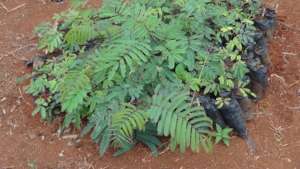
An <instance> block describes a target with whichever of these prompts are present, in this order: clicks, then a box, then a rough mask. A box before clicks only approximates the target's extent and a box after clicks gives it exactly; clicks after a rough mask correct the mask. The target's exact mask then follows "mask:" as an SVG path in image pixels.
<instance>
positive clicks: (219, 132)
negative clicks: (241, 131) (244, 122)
mask: <svg viewBox="0 0 300 169" xmlns="http://www.w3.org/2000/svg"><path fill="white" fill-rule="evenodd" d="M231 132H232V129H231V128H227V127H226V128H222V127H221V126H220V125H218V124H217V125H216V134H215V144H218V143H220V142H223V143H224V144H225V145H226V146H229V141H230V133H231Z"/></svg>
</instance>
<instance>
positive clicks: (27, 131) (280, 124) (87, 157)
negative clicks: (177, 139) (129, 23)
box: [0, 0, 300, 169]
mask: <svg viewBox="0 0 300 169" xmlns="http://www.w3.org/2000/svg"><path fill="white" fill-rule="evenodd" d="M95 2H97V1H95ZM276 2H277V3H278V15H279V19H280V21H279V25H278V28H277V30H276V31H275V34H274V38H273V39H272V40H271V42H270V58H271V61H272V68H271V70H270V78H269V82H270V86H269V88H268V90H267V94H266V97H265V98H264V99H263V100H262V101H260V102H259V103H258V104H257V107H256V117H255V120H253V121H251V122H249V123H248V128H249V130H250V132H251V136H252V137H253V139H254V140H255V142H256V144H257V152H256V153H255V154H254V155H250V154H249V152H248V150H247V146H246V144H245V143H244V141H243V140H241V139H239V138H237V137H234V138H233V139H232V141H231V146H230V147H228V148H227V147H225V146H222V145H218V146H216V147H215V150H214V152H213V153H212V154H206V153H204V152H201V153H198V154H194V153H191V152H187V153H185V154H179V153H172V152H169V151H163V152H162V153H161V155H160V156H159V157H157V158H155V157H152V156H151V154H150V152H149V151H148V150H147V149H146V148H144V147H142V146H138V147H136V148H135V149H134V150H133V151H131V152H129V153H128V154H126V155H123V156H121V157H117V158H114V157H112V156H111V153H107V154H106V156H105V157H103V158H100V157H99V156H98V154H97V153H98V152H97V146H96V145H95V144H93V143H92V142H91V140H90V139H89V138H86V139H84V140H82V141H81V143H79V144H74V142H72V139H69V138H61V137H58V136H57V129H58V127H59V126H58V124H59V122H58V121H56V122H54V123H52V124H47V123H45V122H41V121H40V119H39V117H32V116H31V111H32V110H33V108H34V104H33V100H32V98H31V97H29V96H27V95H25V94H24V92H23V89H22V88H23V86H20V85H17V84H16V78H17V77H19V76H21V75H24V74H25V73H27V72H29V71H30V70H28V69H27V68H26V67H25V66H24V65H23V61H24V60H25V59H28V58H30V57H32V56H34V55H36V54H37V53H38V51H37V50H36V39H35V38H34V36H33V34H32V31H33V29H34V27H35V26H36V25H37V24H39V23H41V22H43V21H46V20H49V19H50V18H51V16H52V15H53V14H54V13H56V12H59V11H62V10H64V9H66V8H67V4H66V3H54V2H50V0H0V169H23V168H24V169H27V168H28V169H33V168H38V169H119V168H120V169H121V168H122V169H142V168H149V169H151V168H155V169H200V168H201V169H300V122H299V121H300V53H299V51H300V29H299V28H300V3H299V2H298V3H297V1H295V0H284V1H279V0H277V1H276ZM266 3H267V4H268V5H273V4H274V3H275V0H273V1H272V0H269V1H267V2H266ZM69 134H76V131H70V132H69ZM68 136H72V135H68Z"/></svg>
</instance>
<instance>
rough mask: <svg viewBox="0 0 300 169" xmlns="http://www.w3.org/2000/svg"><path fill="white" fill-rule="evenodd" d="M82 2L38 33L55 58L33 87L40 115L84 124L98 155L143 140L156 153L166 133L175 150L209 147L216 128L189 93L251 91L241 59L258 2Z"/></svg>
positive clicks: (66, 123)
mask: <svg viewBox="0 0 300 169" xmlns="http://www.w3.org/2000/svg"><path fill="white" fill-rule="evenodd" d="M86 2H87V1H85V0H72V1H71V4H72V8H70V9H69V10H67V11H65V12H62V13H60V14H56V15H55V16H54V17H53V20H54V23H53V24H51V23H47V24H43V25H41V26H40V27H38V28H37V29H36V32H37V34H38V36H39V37H40V41H39V48H40V49H43V50H44V51H45V52H46V53H51V54H54V55H55V56H51V57H49V58H48V59H47V60H46V61H45V64H44V65H42V66H41V67H40V68H38V69H36V70H34V72H33V76H32V77H34V78H33V79H32V81H31V85H30V86H29V87H28V88H27V92H28V93H30V94H31V95H33V96H34V97H36V104H37V108H36V109H35V111H34V114H37V113H39V114H40V115H41V116H42V118H43V119H48V120H49V119H52V118H54V117H55V115H57V114H60V115H62V114H63V115H64V127H69V126H70V125H75V126H76V127H78V128H80V127H83V128H84V129H83V131H82V134H83V135H84V134H87V133H90V135H91V137H92V139H93V140H94V141H95V142H96V143H97V144H98V145H99V152H100V154H101V155H103V154H104V153H105V152H106V151H107V149H108V148H109V147H110V146H111V147H115V148H117V149H118V150H117V152H116V154H115V155H120V154H123V153H125V152H126V151H128V150H130V149H131V148H133V147H134V145H136V144H137V143H139V142H141V143H143V144H144V145H146V146H147V147H149V148H150V149H151V151H152V152H153V154H155V155H157V154H158V148H159V146H160V141H159V139H158V138H157V136H168V137H170V146H171V148H172V150H175V149H176V147H179V149H180V151H181V152H184V151H185V150H186V149H187V148H191V149H192V150H193V151H195V152H198V151H199V149H200V148H201V147H203V148H204V149H206V150H208V149H210V148H211V141H210V138H211V136H213V134H212V133H213V132H214V131H213V128H212V122H211V120H210V119H209V118H208V117H207V116H206V114H205V112H204V110H203V108H202V107H201V106H200V105H198V104H196V103H194V101H193V100H194V98H193V96H194V95H199V94H207V95H210V96H211V97H214V98H218V97H219V96H220V93H222V92H231V91H233V90H234V89H239V90H240V91H241V93H242V94H243V95H244V96H247V95H253V93H252V92H251V91H250V90H249V89H248V88H247V85H248V83H249V81H247V80H245V79H246V78H245V76H247V73H248V68H247V65H246V64H245V63H246V62H245V61H243V60H242V57H241V55H242V54H243V53H244V52H245V50H246V46H247V44H248V43H251V42H253V37H252V35H253V34H254V33H255V27H254V26H253V22H252V20H253V18H254V17H255V14H256V12H255V11H256V10H258V9H259V4H258V3H257V1H256V0H255V1H254V0H240V1H237V0H218V1H215V0H201V1H200V0H130V1H123V0H104V1H103V3H102V7H101V8H100V9H87V8H86V6H85V4H86ZM158 86H161V87H158ZM83 119H87V123H84V122H82V121H83ZM84 121H85V120H84Z"/></svg>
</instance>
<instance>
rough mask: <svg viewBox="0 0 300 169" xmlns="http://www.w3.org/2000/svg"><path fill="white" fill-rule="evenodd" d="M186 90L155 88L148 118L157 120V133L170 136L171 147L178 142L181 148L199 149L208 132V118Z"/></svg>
mask: <svg viewBox="0 0 300 169" xmlns="http://www.w3.org/2000/svg"><path fill="white" fill-rule="evenodd" d="M189 94H190V93H189V91H188V90H181V91H180V90H175V91H169V90H166V91H159V92H158V93H156V94H155V95H154V97H153V103H152V107H151V108H150V118H151V119H152V120H153V122H154V123H156V124H157V131H158V134H159V135H163V136H170V137H171V143H170V145H171V149H172V150H175V148H176V146H177V145H179V148H180V151H181V152H184V151H185V150H186V148H188V147H190V148H191V149H192V150H193V151H199V148H200V146H201V145H204V147H205V148H207V149H208V146H206V145H205V142H206V139H207V134H210V133H211V129H212V121H211V119H209V118H208V117H207V116H206V114H205V112H204V110H203V108H201V107H199V106H197V105H194V104H193V100H191V97H190V96H189Z"/></svg>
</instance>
